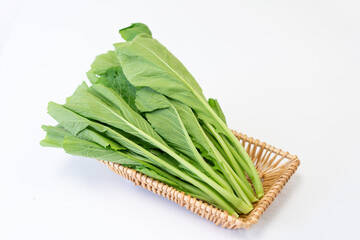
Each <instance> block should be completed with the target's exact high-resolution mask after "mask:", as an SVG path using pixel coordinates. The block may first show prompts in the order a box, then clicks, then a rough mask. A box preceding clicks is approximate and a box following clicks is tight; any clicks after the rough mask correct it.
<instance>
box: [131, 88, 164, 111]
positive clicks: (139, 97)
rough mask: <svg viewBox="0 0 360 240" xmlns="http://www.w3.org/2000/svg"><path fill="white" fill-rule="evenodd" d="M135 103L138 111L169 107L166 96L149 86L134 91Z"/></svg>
mask: <svg viewBox="0 0 360 240" xmlns="http://www.w3.org/2000/svg"><path fill="white" fill-rule="evenodd" d="M135 104H136V107H137V109H139V111H140V112H143V113H145V112H152V111H154V110H157V109H163V108H168V107H170V104H169V101H168V100H167V98H166V97H165V96H163V95H161V94H159V93H157V92H156V91H154V90H152V89H151V88H141V89H140V90H138V91H137V93H136V99H135Z"/></svg>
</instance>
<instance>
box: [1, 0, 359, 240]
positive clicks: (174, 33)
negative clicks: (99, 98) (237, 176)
mask: <svg viewBox="0 0 360 240" xmlns="http://www.w3.org/2000/svg"><path fill="white" fill-rule="evenodd" d="M359 12H360V5H359V1H313V0H312V1H276V0H274V1H224V0H222V1H177V2H174V1H130V0H127V1H120V0H117V1H106V0H103V1H98V2H92V1H76V0H72V1H58V2H54V1H37V0H32V1H14V0H11V1H10V0H8V1H3V0H1V1H0V77H1V80H0V83H1V87H0V89H1V91H0V104H1V108H0V114H1V118H0V133H1V136H0V149H1V157H0V239H4V240H5V239H6V240H7V239H144V238H146V239H184V238H186V239H277V240H280V239H289V238H291V239H315V238H321V239H324V238H325V237H328V239H338V238H339V237H341V239H355V238H356V236H357V235H358V231H357V230H358V229H357V227H358V223H357V221H358V215H359V213H360V212H359V207H358V205H359V204H358V202H359V201H360V197H359V183H360V181H359V177H358V173H359V167H360V163H359V162H360V157H359V146H360V137H359V136H360V135H359V134H360V127H359V122H360V107H359V103H360V97H359V90H360V86H359V80H360V78H359V77H360V15H359ZM132 22H144V23H146V24H148V25H149V26H150V28H151V30H152V32H153V36H154V37H155V38H157V39H159V40H160V41H161V42H162V43H163V44H164V45H165V46H167V47H168V49H170V50H171V51H172V52H173V53H174V54H175V55H176V56H177V57H178V58H179V59H180V60H181V61H182V62H183V63H184V64H185V66H187V68H188V69H189V70H190V72H192V73H193V75H194V76H195V78H196V79H197V81H198V82H199V83H200V85H201V86H202V88H203V90H204V92H205V95H206V96H208V97H210V96H211V97H216V98H218V99H219V100H220V103H221V105H222V107H223V110H224V112H225V114H226V116H227V120H228V123H229V125H230V127H231V128H234V129H237V130H239V131H241V132H244V133H246V134H248V135H250V136H253V137H256V138H259V139H261V140H263V141H266V142H267V143H270V144H272V145H274V146H276V147H279V148H282V149H283V150H286V151H289V152H290V153H292V154H296V155H298V156H299V158H300V160H301V166H300V168H299V170H298V172H296V174H295V175H294V176H293V177H292V178H291V180H290V181H289V183H288V184H287V185H286V186H285V188H284V190H283V192H282V193H281V194H280V195H279V196H278V198H276V200H275V201H274V202H273V204H272V205H271V206H270V207H269V209H268V210H267V211H266V212H265V214H264V215H263V216H262V217H261V219H260V220H259V222H258V224H256V225H254V226H253V227H252V228H251V229H250V230H226V229H222V228H220V227H217V226H215V225H214V224H213V223H211V222H208V221H206V220H205V219H202V218H200V217H198V216H196V215H195V214H193V213H191V212H189V211H187V210H186V209H184V208H180V207H179V206H177V205H175V204H174V203H172V202H170V201H168V200H166V199H165V198H162V197H159V196H156V195H154V194H153V193H151V192H148V191H146V190H143V189H142V188H140V187H135V186H133V185H132V184H131V183H129V182H127V181H126V180H124V179H123V178H121V177H120V176H117V175H115V174H114V173H112V172H110V171H109V170H108V169H107V168H106V167H105V166H103V165H102V164H101V163H99V162H97V161H95V160H92V159H85V158H80V157H73V156H70V155H67V154H65V153H64V152H63V151H62V150H61V149H50V148H41V147H40V145H39V141H40V140H41V139H42V138H43V137H44V132H43V131H42V130H41V129H40V126H41V124H53V123H55V122H54V120H52V119H51V118H50V117H49V116H48V115H47V114H46V105H47V102H48V101H50V100H53V101H55V102H58V103H63V102H64V100H65V97H67V96H69V95H70V94H72V92H73V91H74V89H75V87H76V86H77V85H78V84H80V83H81V81H83V80H85V78H86V76H85V72H86V71H87V70H88V69H89V66H90V64H91V62H92V60H93V59H94V57H95V56H96V55H97V54H100V53H103V52H105V51H107V50H109V49H111V48H112V44H113V43H115V42H118V41H120V36H119V35H118V33H117V31H118V29H119V28H122V27H126V26H128V25H129V24H130V23H132ZM126 237H128V238H126Z"/></svg>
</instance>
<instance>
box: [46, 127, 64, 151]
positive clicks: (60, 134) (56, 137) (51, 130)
mask: <svg viewBox="0 0 360 240" xmlns="http://www.w3.org/2000/svg"><path fill="white" fill-rule="evenodd" d="M41 128H42V129H43V130H44V131H46V137H45V139H43V140H42V141H41V142H40V145H41V146H43V147H57V148H62V142H63V140H64V137H65V136H66V135H70V133H69V132H68V131H66V130H65V129H63V128H61V127H53V126H46V125H43V126H41Z"/></svg>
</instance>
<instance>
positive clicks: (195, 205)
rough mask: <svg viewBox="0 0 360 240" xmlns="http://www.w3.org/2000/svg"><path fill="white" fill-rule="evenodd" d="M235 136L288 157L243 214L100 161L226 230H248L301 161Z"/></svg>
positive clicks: (132, 170) (267, 146)
mask: <svg viewBox="0 0 360 240" xmlns="http://www.w3.org/2000/svg"><path fill="white" fill-rule="evenodd" d="M232 132H233V133H234V135H235V136H236V137H237V138H238V139H239V140H243V146H244V144H245V142H247V143H249V146H250V145H252V144H253V145H254V146H255V148H257V147H260V148H263V149H265V150H268V151H271V152H272V153H274V154H275V155H279V156H281V161H282V160H284V159H288V161H287V163H286V166H285V167H284V170H283V172H282V173H281V174H280V175H279V176H278V178H277V180H276V181H275V182H274V183H273V184H272V185H271V187H269V189H268V190H267V191H266V192H265V194H264V196H263V197H262V198H261V199H260V201H259V202H258V203H257V204H256V206H255V207H254V208H253V209H252V210H251V211H250V212H249V213H248V214H246V215H240V216H239V217H235V216H232V215H229V214H228V213H227V212H226V211H224V210H222V209H218V208H216V207H214V206H213V205H211V204H209V203H207V202H204V201H202V200H200V199H197V198H195V197H192V196H191V195H189V194H188V195H186V194H185V193H184V192H182V191H179V190H177V189H175V188H174V187H171V186H169V185H167V184H165V183H163V182H161V181H159V180H156V179H153V178H151V177H149V176H147V175H145V174H142V173H140V172H138V171H136V170H134V169H131V168H127V167H124V166H122V165H121V164H118V163H113V162H106V161H102V160H99V161H100V162H102V163H104V164H105V165H107V166H108V167H109V168H110V169H111V170H112V171H114V172H115V173H117V174H119V175H121V176H123V177H124V178H126V179H128V180H130V181H132V182H134V183H135V185H140V186H142V187H143V188H146V189H148V190H150V191H152V192H154V193H156V194H158V195H162V196H164V197H166V198H168V199H169V200H171V201H173V202H175V203H177V204H178V205H180V206H181V207H183V206H185V207H186V208H187V209H189V210H190V211H192V212H194V213H196V214H198V215H200V216H201V217H205V218H206V219H208V220H210V221H212V222H214V223H215V224H216V225H221V226H222V227H225V228H229V229H238V228H246V229H249V228H250V227H251V226H252V225H253V224H255V223H257V222H258V220H259V219H260V217H261V215H262V214H263V213H264V212H265V210H266V209H267V208H268V207H269V206H270V204H271V203H272V202H273V201H274V199H275V198H276V196H277V195H278V194H279V193H280V192H281V190H282V189H283V187H284V186H285V184H286V183H287V182H288V180H289V179H290V177H291V176H292V175H293V174H294V173H295V171H296V170H297V168H298V167H299V165H300V160H299V158H298V157H297V156H296V155H291V154H290V153H289V152H285V151H283V150H281V149H278V148H275V147H273V146H271V145H269V144H267V143H265V142H261V141H260V140H258V139H254V138H252V137H249V136H247V135H246V134H242V133H239V132H237V131H234V130H232Z"/></svg>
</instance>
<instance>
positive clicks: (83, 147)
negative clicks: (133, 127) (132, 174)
mask: <svg viewBox="0 0 360 240" xmlns="http://www.w3.org/2000/svg"><path fill="white" fill-rule="evenodd" d="M63 148H64V150H65V152H67V153H69V154H72V155H75V156H83V157H89V158H95V159H98V160H103V161H109V162H114V163H119V164H122V165H125V166H127V165H131V166H134V165H140V163H139V162H138V161H136V160H135V159H133V158H131V157H129V156H128V155H127V154H125V153H122V152H119V151H116V150H113V149H111V148H104V147H103V146H101V145H99V144H96V143H93V142H90V141H86V140H83V139H81V138H78V137H73V136H65V138H64V142H63Z"/></svg>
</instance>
